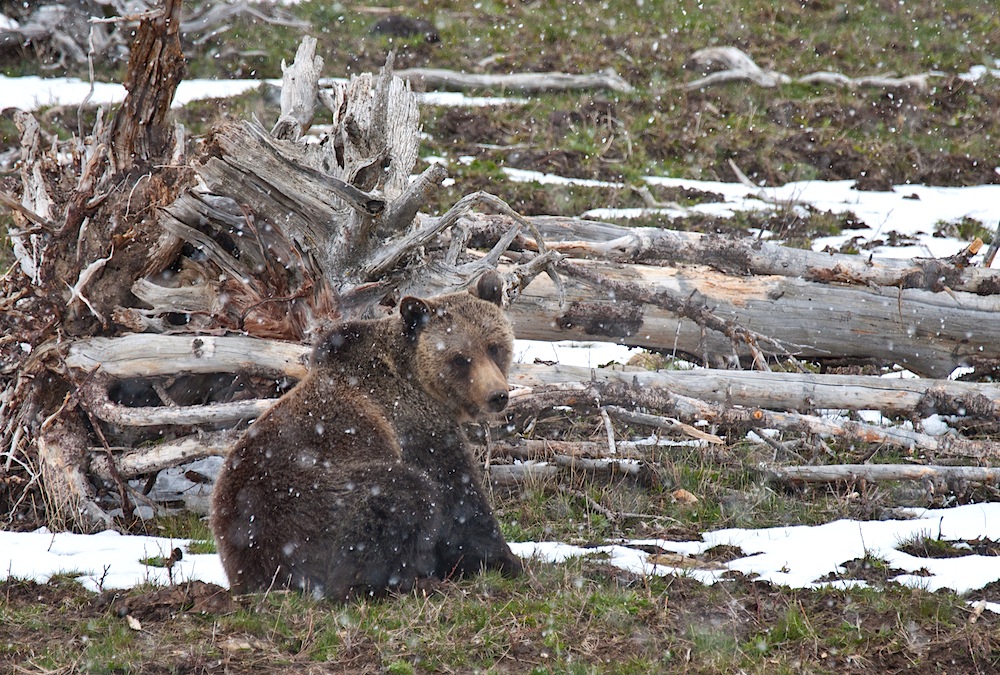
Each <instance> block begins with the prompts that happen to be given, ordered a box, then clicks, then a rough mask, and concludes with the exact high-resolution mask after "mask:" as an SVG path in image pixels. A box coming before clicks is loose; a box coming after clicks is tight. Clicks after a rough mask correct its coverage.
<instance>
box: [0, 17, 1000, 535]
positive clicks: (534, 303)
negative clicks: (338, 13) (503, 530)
mask: <svg viewBox="0 0 1000 675" xmlns="http://www.w3.org/2000/svg"><path fill="white" fill-rule="evenodd" d="M180 5H181V3H180V1H179V0H168V2H166V6H165V9H164V11H163V13H161V14H159V15H157V16H153V17H147V18H145V19H144V20H143V21H142V23H141V25H140V27H139V30H138V31H137V33H136V38H135V42H134V43H133V45H132V46H131V59H130V62H129V70H128V77H127V83H126V86H127V88H128V91H129V95H128V97H127V99H126V101H125V103H124V104H123V106H122V108H121V109H120V110H119V111H118V112H117V114H116V115H115V116H114V118H113V119H110V120H107V119H105V117H104V116H103V115H98V118H97V123H96V126H95V128H94V129H93V131H92V133H90V134H89V135H87V136H86V137H82V138H73V139H71V140H70V141H65V142H53V141H51V140H50V139H47V138H45V137H44V135H43V134H42V132H41V131H40V129H39V126H38V124H37V123H36V122H35V120H34V119H33V118H32V116H31V115H29V114H26V113H21V114H19V115H18V116H17V118H16V120H17V124H18V127H19V129H20V130H21V148H22V149H21V160H20V163H19V180H17V181H10V182H8V183H5V184H3V185H2V186H0V201H2V203H3V204H4V205H6V206H7V208H9V209H10V211H11V212H12V214H13V217H14V222H15V227H14V228H12V229H11V232H10V235H11V240H12V242H13V245H14V251H15V255H16V258H17V264H16V266H15V267H14V268H13V269H12V270H11V271H10V273H8V274H7V275H6V277H5V278H4V279H3V286H2V299H0V304H2V312H0V322H2V323H3V328H4V332H3V335H4V337H3V338H0V359H2V360H0V368H2V369H0V387H2V393H0V499H2V504H3V505H4V508H5V510H6V511H7V514H8V520H9V521H15V523H16V521H17V519H20V518H28V519H29V520H30V518H31V517H33V516H32V513H31V512H30V511H31V510H30V509H29V508H28V507H29V506H31V501H32V499H34V497H35V496H37V495H41V496H42V498H43V502H44V503H43V504H37V503H36V504H35V507H36V513H35V514H34V517H39V514H38V513H37V511H43V513H42V514H41V515H42V516H44V517H45V518H46V519H47V520H48V522H50V523H52V524H55V525H63V526H67V527H74V528H77V529H81V530H95V529H100V528H104V527H108V526H109V525H111V523H112V519H111V517H110V516H109V510H111V509H112V508H122V510H123V512H124V513H126V514H128V513H131V512H132V509H133V506H134V501H135V500H136V499H137V498H141V495H139V494H137V493H136V491H134V490H133V489H132V488H131V487H130V486H129V481H130V480H134V479H137V478H142V477H149V476H155V474H156V473H157V472H158V471H161V470H163V469H164V468H167V467H171V466H175V465H178V464H182V463H184V462H187V461H190V460H193V459H196V458H200V457H205V456H208V455H218V454H222V453H224V452H225V450H226V448H227V447H228V445H229V444H230V443H231V442H232V439H233V435H234V434H235V433H238V432H239V431H240V430H241V429H243V428H245V426H246V425H247V423H248V422H249V421H250V420H252V419H253V418H255V417H256V416H258V415H259V414H260V413H261V412H262V411H263V410H264V409H266V407H267V406H268V405H269V404H270V402H271V401H273V399H274V397H276V396H278V395H280V393H281V392H282V391H285V390H287V388H288V386H290V383H292V382H294V380H295V379H297V378H299V377H301V376H302V374H303V373H304V372H305V368H306V354H307V351H308V348H307V347H306V345H307V344H308V342H309V339H310V334H311V331H312V330H313V329H314V328H315V327H317V326H318V325H320V324H321V323H323V322H324V321H330V320H336V319H337V318H340V317H348V316H352V317H353V316H375V315H379V314H381V313H384V312H387V311H391V308H392V307H393V306H394V304H395V302H396V301H397V300H398V298H399V297H400V296H401V295H403V294H417V295H423V294H434V293H440V292H448V291H453V290H456V289H461V288H464V287H466V286H468V285H469V284H470V282H472V281H473V280H475V279H476V278H477V277H478V275H479V274H480V273H481V272H482V271H483V270H484V269H487V268H498V269H500V271H501V272H502V273H503V274H504V277H505V280H506V284H507V289H506V292H507V297H508V299H509V300H510V314H511V316H512V318H513V321H514V323H515V330H516V333H517V335H518V337H520V338H527V339H540V340H564V339H576V340H588V341H593V340H608V341H615V342H620V343H623V344H629V345H638V346H643V347H647V348H649V349H651V350H654V351H658V352H661V353H666V354H670V355H675V356H678V357H681V358H683V359H685V360H687V361H690V362H694V363H698V364H701V365H703V366H709V367H710V368H709V369H699V370H690V371H659V372H651V371H647V370H643V369H638V368H615V369H595V370H591V369H579V368H569V367H564V366H552V365H545V364H534V365H522V366H519V367H517V368H516V369H515V371H514V374H513V380H514V383H515V384H516V385H519V389H518V390H517V391H516V392H515V395H514V396H513V397H512V403H511V406H510V412H511V414H512V415H514V416H519V417H521V418H524V419H530V418H531V417H532V416H537V415H539V414H540V412H541V411H545V410H550V409H551V408H552V407H553V406H571V407H574V408H578V409H580V410H581V411H586V410H590V411H591V412H593V413H594V414H595V415H600V416H601V417H602V418H603V419H604V420H605V422H606V428H607V429H608V434H607V439H606V442H604V441H602V442H601V443H600V444H594V443H580V444H575V445H565V444H563V445H552V444H547V443H544V442H538V441H533V442H530V443H529V442H517V441H514V440H508V441H504V442H503V443H501V444H499V445H497V446H496V447H494V448H492V449H491V456H490V464H491V467H494V468H495V466H496V464H497V462H499V461H500V460H501V457H500V456H499V455H500V454H504V453H505V454H507V455H509V456H511V457H519V458H543V459H549V460H554V462H553V463H554V464H555V465H556V466H571V467H577V466H583V467H585V468H590V467H604V468H608V467H611V468H617V469H620V470H623V471H626V472H628V471H630V470H631V469H629V466H631V464H629V463H628V462H622V461H621V460H623V459H639V460H641V459H643V454H642V449H641V447H640V446H638V445H636V444H634V443H630V442H628V441H627V440H626V441H623V440H622V439H616V437H615V433H614V426H615V421H616V420H617V421H620V422H623V423H625V424H628V425H632V426H636V425H638V426H642V427H648V428H652V429H657V430H659V432H658V433H664V434H680V435H682V436H684V437H690V438H694V439H696V440H697V441H698V442H702V443H706V444H715V443H721V442H722V438H721V436H720V435H722V434H724V433H725V432H727V431H728V430H739V431H740V433H741V434H744V433H745V432H746V430H747V429H751V428H767V429H779V430H785V431H787V432H794V433H795V434H798V435H806V436H832V437H841V438H847V439H851V440H853V441H864V442H865V443H867V444H875V445H874V446H873V447H878V445H879V444H888V445H894V446H898V447H903V448H906V449H909V450H912V451H914V452H913V456H914V457H915V458H919V459H921V460H922V461H925V462H930V461H934V460H938V459H947V460H950V461H955V460H962V461H965V462H969V461H971V462H973V463H976V464H988V463H989V462H991V461H993V459H994V458H995V457H996V456H997V454H998V453H997V450H998V448H1000V446H998V445H996V444H994V443H992V442H989V441H983V440H974V439H971V438H966V437H962V436H960V435H958V434H955V435H945V436H932V435H929V434H927V433H924V432H923V431H921V430H920V428H919V420H920V419H921V418H924V417H926V416H928V415H931V414H939V415H947V416H951V417H952V418H953V420H957V422H955V424H954V425H955V426H958V424H959V423H968V424H972V425H976V424H978V425H980V427H982V426H983V425H993V424H995V423H996V422H997V418H998V414H997V405H998V401H1000V388H998V387H996V386H994V385H991V384H972V383H967V382H954V381H949V380H947V379H945V378H946V377H947V376H948V374H949V373H951V372H952V371H953V370H954V369H955V368H957V367H959V366H966V367H969V368H971V369H973V371H974V372H975V373H977V374H986V373H992V372H993V371H994V370H995V368H996V366H997V364H998V363H1000V342H998V341H996V340H995V339H994V336H993V334H992V333H993V331H992V330H991V326H992V325H993V323H992V321H991V320H990V319H991V318H992V317H993V316H995V315H996V312H997V310H998V309H1000V296H998V292H1000V273H997V272H994V271H993V270H990V269H981V268H975V267H971V266H970V265H969V264H968V256H958V257H957V258H956V259H954V260H870V259H868V258H864V257H858V256H845V255H829V254H819V253H813V252H810V251H801V250H793V249H788V248H783V247H781V246H777V245H774V244H770V243H767V242H762V241H757V240H735V239H732V238H729V237H721V236H715V235H698V234H691V233H682V232H674V231H669V230H657V229H629V228H622V227H616V226H612V225H608V224H603V223H596V222H589V221H579V220H572V219H564V218H530V219H525V218H523V217H521V216H520V215H518V214H517V213H515V212H513V211H512V210H511V209H510V208H509V207H507V206H506V205H505V204H504V203H503V202H502V201H500V200H499V199H497V198H495V197H493V196H490V195H487V194H483V193H476V194H472V195H469V196H467V197H465V198H463V199H462V200H460V202H459V203H458V204H456V205H455V207H454V208H452V209H451V210H450V211H448V212H447V213H446V214H444V215H442V216H440V217H433V218H432V217H427V216H424V215H421V214H420V208H421V206H422V204H424V203H425V200H426V196H427V195H428V194H429V192H430V191H432V190H434V189H435V188H436V187H437V186H439V185H440V184H441V182H442V181H443V180H444V178H445V177H446V173H445V170H444V169H443V168H442V167H441V166H439V165H432V166H430V167H429V168H428V169H427V170H425V171H424V172H423V173H421V174H420V175H419V176H417V177H416V178H412V177H411V174H412V171H413V168H414V166H415V162H416V159H417V143H418V133H417V132H418V124H419V114H418V109H417V104H416V102H415V98H414V96H413V95H412V94H411V92H410V89H409V86H408V85H407V83H406V82H405V81H403V80H402V79H400V78H399V77H397V76H394V75H393V74H392V72H391V63H390V64H388V65H387V67H386V68H385V69H384V70H383V71H382V72H380V73H379V74H378V75H362V76H356V77H353V78H352V79H351V81H350V82H349V83H347V84H342V85H336V86H334V87H333V88H331V89H322V90H321V89H320V87H319V80H320V71H321V69H322V65H323V64H322V59H321V58H320V57H318V56H316V55H315V42H314V41H312V40H310V39H309V38H306V39H305V40H303V42H302V45H301V47H300V49H299V51H298V54H297V55H296V58H295V62H294V63H293V64H292V65H291V66H289V67H287V68H285V73H284V86H283V89H282V100H281V103H282V114H281V117H280V118H279V119H278V120H276V122H275V123H274V125H273V127H272V128H271V129H267V128H265V127H263V126H262V125H261V124H260V123H259V122H257V121H256V120H250V121H240V122H237V121H234V122H229V123H226V124H224V125H222V126H221V127H219V128H217V129H216V130H215V131H214V132H213V133H212V135H211V137H210V138H209V139H207V142H206V143H205V147H206V152H205V154H204V156H202V157H199V158H194V159H192V158H188V157H186V156H185V149H184V148H185V144H184V138H183V134H182V133H181V130H180V129H179V128H176V127H174V126H173V125H172V124H171V123H170V121H169V118H168V109H169V103H170V100H171V98H172V96H173V93H174V90H175V88H176V86H177V84H178V82H179V81H180V78H181V70H182V64H183V56H182V54H181V51H180V43H179V37H178V32H177V31H178V26H180V25H181V23H180V21H179V17H180ZM318 103H322V105H324V106H325V107H326V109H327V111H328V113H329V115H330V117H331V128H332V130H333V131H332V132H331V133H329V134H327V135H325V136H324V137H323V138H322V139H321V140H320V142H318V143H315V142H306V140H305V138H304V134H305V133H306V132H307V131H308V128H309V125H310V122H311V120H312V119H313V117H314V113H315V108H316V105H317V104H318ZM807 363H808V364H811V366H810V368H805V367H804V364H807ZM817 364H818V365H819V366H820V367H821V368H822V369H823V370H828V369H830V368H832V367H844V366H855V367H858V369H859V370H860V366H863V365H868V366H874V367H876V368H879V367H885V366H890V365H898V366H901V367H904V368H906V369H907V370H909V371H911V372H913V373H916V374H917V375H920V376H921V377H920V378H919V379H883V378H879V377H870V376H861V375H843V374H841V375H836V374H817V373H815V372H810V371H811V370H816V368H815V365H817ZM742 368H746V369H745V370H744V369H742ZM723 369H725V370H723ZM826 409H839V410H880V411H882V412H883V413H884V414H886V415H888V416H894V417H902V418H911V419H913V420H917V421H918V425H917V426H906V425H902V426H878V425H872V424H866V423H864V422H861V421H859V420H857V419H852V418H850V417H843V418H831V417H829V416H822V415H820V414H818V412H817V411H821V410H826ZM760 437H761V439H762V440H761V442H769V443H773V444H775V446H776V452H777V451H779V450H782V449H787V448H785V446H782V445H781V443H779V442H778V441H774V440H771V439H770V437H769V436H768V435H767V434H761V435H760ZM792 455H794V453H792ZM869 456H870V455H869ZM865 466H867V465H863V466H862V467H861V468H858V467H848V468H844V469H842V470H841V472H840V473H839V474H836V475H839V476H841V477H848V478H852V477H853V478H866V479H873V480H877V479H879V478H880V475H876V474H877V473H878V472H877V471H872V470H871V468H865ZM812 469H816V470H818V467H809V468H800V469H795V468H792V469H788V468H785V469H779V468H778V467H775V468H774V470H775V472H776V473H775V474H774V475H775V476H777V477H779V478H781V477H784V478H783V479H788V480H808V479H810V478H811V477H813V476H811V475H809V473H808V472H809V471H810V470H812ZM904 469H905V467H903V468H896V469H894V470H885V469H883V470H881V471H882V472H883V473H885V471H889V473H890V474H891V475H892V476H894V477H896V478H899V477H904V478H905V477H908V476H907V475H906V471H905V470H904ZM955 469H961V470H962V471H965V474H963V475H962V476H957V479H959V480H976V481H992V480H993V479H994V478H995V476H994V474H993V473H992V470H989V469H982V468H981V467H939V468H935V469H931V471H932V473H934V475H938V476H941V475H944V476H945V477H946V478H947V477H948V472H949V471H953V470H955ZM922 470H923V471H924V474H922V477H923V476H926V475H927V474H926V472H927V471H928V469H927V468H923V469H922ZM780 471H784V473H779V472H780ZM827 471H829V469H827ZM893 471H895V473H893ZM941 472H944V473H943V474H942V473H941ZM500 473H501V472H500V471H499V470H498V471H497V475H499V474H500ZM910 474H912V470H910ZM814 476H819V474H818V473H815V472H814ZM819 477H820V478H823V479H828V478H829V475H826V476H825V477H824V476H819ZM26 514H27V515H26Z"/></svg>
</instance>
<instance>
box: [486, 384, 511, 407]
mask: <svg viewBox="0 0 1000 675" xmlns="http://www.w3.org/2000/svg"><path fill="white" fill-rule="evenodd" d="M509 398H510V397H509V396H508V395H507V391H506V390H505V389H497V390H496V391H494V392H492V393H491V394H490V395H489V396H488V397H487V398H486V406H487V407H488V408H489V409H490V412H500V411H501V410H503V409H504V408H506V407H507V401H508V400H509Z"/></svg>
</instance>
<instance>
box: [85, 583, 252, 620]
mask: <svg viewBox="0 0 1000 675" xmlns="http://www.w3.org/2000/svg"><path fill="white" fill-rule="evenodd" d="M102 604H104V606H105V607H106V609H107V610H108V611H111V612H113V613H114V614H116V615H118V616H133V617H135V618H136V619H138V620H139V621H142V622H146V621H166V620H168V619H172V618H174V617H176V616H177V615H178V614H181V613H182V612H191V613H194V614H228V613H229V612H232V611H233V610H235V609H236V605H235V604H234V603H233V598H232V596H231V595H230V594H229V591H227V590H226V589H225V588H222V587H221V586H218V585H216V584H207V583H205V582H203V581H189V582H185V583H182V584H178V585H176V586H163V587H159V588H154V589H152V590H148V591H144V592H141V593H139V594H138V595H134V594H125V595H122V594H120V593H116V592H111V591H105V592H104V593H103V594H102V595H101V600H99V601H98V605H102Z"/></svg>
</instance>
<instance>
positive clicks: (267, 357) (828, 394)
mask: <svg viewBox="0 0 1000 675" xmlns="http://www.w3.org/2000/svg"><path fill="white" fill-rule="evenodd" d="M62 349H63V351H64V353H65V356H64V357H63V362H64V363H65V365H66V366H67V367H69V368H72V369H75V370H80V371H85V372H94V370H95V368H96V369H99V370H97V371H96V372H97V373H99V374H102V375H104V376H107V377H112V378H117V379H129V378H140V377H150V378H152V377H160V376H166V375H174V374H177V373H182V372H187V373H231V372H240V371H244V372H251V373H258V374H262V375H269V376H278V377H280V376H287V377H290V378H293V379H300V378H301V377H302V376H303V375H305V372H306V362H307V361H308V357H309V347H308V346H305V345H301V344H295V343H290V342H283V341H278V340H264V339H259V338H249V337H244V336H238V335H229V336H212V335H205V336H185V335H153V334H132V335H123V336H120V337H117V338H107V337H93V338H88V339H83V340H77V341H73V342H71V343H70V344H68V345H64V346H63V347H62ZM591 380H593V381H598V382H618V383H621V384H629V385H633V386H636V387H639V388H641V389H653V390H655V389H667V390H669V391H673V392H676V393H680V394H684V395H685V396H689V397H692V398H697V399H702V400H705V401H714V402H718V403H728V404H731V405H738V406H745V407H747V406H752V407H759V408H769V409H776V410H798V411H800V412H809V411H813V410H825V409H833V410H879V411H881V412H883V413H884V414H885V415H887V416H897V415H908V414H910V413H915V414H918V415H922V416H928V415H933V414H938V415H956V416H960V417H970V418H974V419H985V420H993V419H997V417H998V406H1000V385H998V384H994V383H980V384H974V383H970V382H956V381H953V380H929V379H923V378H898V377H893V378H888V377H868V376H861V375H831V374H815V373H790V372H754V371H738V370H716V369H710V368H699V369H697V370H659V371H650V370H645V369H641V368H635V367H624V366H614V367H607V368H584V367H579V366H565V365H559V364H523V363H522V364H514V366H513V368H512V370H511V376H510V381H511V383H512V384H515V385H518V386H521V387H531V388H534V387H544V386H545V385H557V384H569V383H577V382H588V381H591Z"/></svg>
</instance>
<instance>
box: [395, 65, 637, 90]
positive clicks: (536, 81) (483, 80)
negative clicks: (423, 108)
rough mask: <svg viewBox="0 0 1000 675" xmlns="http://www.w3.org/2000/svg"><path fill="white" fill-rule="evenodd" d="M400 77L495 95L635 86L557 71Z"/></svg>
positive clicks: (608, 75)
mask: <svg viewBox="0 0 1000 675" xmlns="http://www.w3.org/2000/svg"><path fill="white" fill-rule="evenodd" d="M397 74H398V75H399V76H400V77H402V78H403V79H406V80H410V81H414V82H421V83H422V84H423V85H424V87H425V88H427V89H433V88H439V89H488V90H490V91H493V92H496V91H516V92H523V93H537V92H542V91H567V90H575V89H606V90H609V91H617V92H621V93H629V92H631V91H633V90H634V89H633V87H632V85H631V84H629V83H628V82H627V81H626V80H625V79H624V78H622V77H621V76H620V75H618V74H617V73H615V72H614V71H608V72H603V73H590V74H584V75H571V74H568V73H555V72H553V73H509V74H480V73H460V72H457V71H454V70H444V69H440V68H406V69H404V70H400V71H398V72H397Z"/></svg>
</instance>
